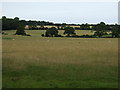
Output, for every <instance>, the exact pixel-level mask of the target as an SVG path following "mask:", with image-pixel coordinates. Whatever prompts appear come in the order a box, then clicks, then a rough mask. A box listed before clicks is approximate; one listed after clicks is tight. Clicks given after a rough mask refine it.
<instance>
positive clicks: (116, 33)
mask: <svg viewBox="0 0 120 90" xmlns="http://www.w3.org/2000/svg"><path fill="white" fill-rule="evenodd" d="M111 32H112V37H116V38H118V37H120V25H115V26H113V27H112V30H111Z"/></svg>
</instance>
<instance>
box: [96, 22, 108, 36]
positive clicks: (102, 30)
mask: <svg viewBox="0 0 120 90" xmlns="http://www.w3.org/2000/svg"><path fill="white" fill-rule="evenodd" d="M106 31H107V26H106V25H105V23H104V22H100V24H97V26H96V30H95V33H94V35H95V36H98V37H102V36H103V35H105V34H106V33H107V32H106Z"/></svg>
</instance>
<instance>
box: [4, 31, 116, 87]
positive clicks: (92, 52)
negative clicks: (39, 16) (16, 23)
mask: <svg viewBox="0 0 120 90" xmlns="http://www.w3.org/2000/svg"><path fill="white" fill-rule="evenodd" d="M6 32H7V33H8V35H3V39H2V44H3V45H2V49H3V50H2V62H3V84H2V85H3V88H117V87H118V39H117V38H66V37H64V38H60V37H55V38H52V37H41V36H40V35H41V34H42V33H44V31H37V30H35V31H27V33H29V34H31V35H32V36H31V37H27V36H17V35H16V36H15V35H12V34H14V32H15V31H6ZM60 33H62V31H61V32H60ZM77 33H79V34H82V33H86V34H88V33H89V34H92V33H91V32H90V31H77Z"/></svg>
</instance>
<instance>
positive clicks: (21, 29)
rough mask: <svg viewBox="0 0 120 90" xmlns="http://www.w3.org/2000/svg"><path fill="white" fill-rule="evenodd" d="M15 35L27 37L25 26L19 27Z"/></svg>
mask: <svg viewBox="0 0 120 90" xmlns="http://www.w3.org/2000/svg"><path fill="white" fill-rule="evenodd" d="M15 35H27V34H26V32H25V31H24V26H23V25H19V26H18V27H17V31H16V34H15Z"/></svg>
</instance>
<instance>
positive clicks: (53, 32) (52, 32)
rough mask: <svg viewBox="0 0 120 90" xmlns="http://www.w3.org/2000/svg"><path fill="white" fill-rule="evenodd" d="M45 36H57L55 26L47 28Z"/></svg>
mask: <svg viewBox="0 0 120 90" xmlns="http://www.w3.org/2000/svg"><path fill="white" fill-rule="evenodd" d="M45 36H47V37H57V36H58V29H57V28H55V27H51V28H48V29H47V30H46V32H45Z"/></svg>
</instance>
